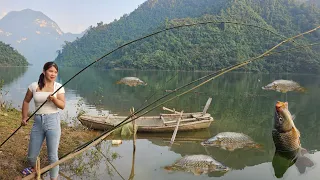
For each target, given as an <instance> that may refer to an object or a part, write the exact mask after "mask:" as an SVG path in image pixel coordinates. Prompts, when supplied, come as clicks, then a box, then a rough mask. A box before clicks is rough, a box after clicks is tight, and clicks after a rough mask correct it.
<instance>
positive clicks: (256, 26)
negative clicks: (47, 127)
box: [0, 21, 285, 148]
mask: <svg viewBox="0 0 320 180" xmlns="http://www.w3.org/2000/svg"><path fill="white" fill-rule="evenodd" d="M221 23H226V24H236V25H243V26H250V27H254V28H259V29H262V30H265V31H268V32H271V33H272V34H275V35H277V36H281V37H285V36H283V35H281V34H278V33H276V32H273V31H272V30H270V29H267V28H264V27H261V26H258V25H254V24H246V23H242V22H233V21H206V22H198V23H190V24H183V25H178V26H173V27H169V28H165V29H162V30H159V31H157V32H154V33H151V34H148V35H146V36H143V37H141V38H138V39H135V40H132V41H130V42H127V43H125V44H123V45H121V46H119V47H117V48H115V49H113V50H112V51H110V52H108V53H107V54H105V55H103V56H102V57H100V58H98V59H97V60H95V61H93V62H92V63H90V64H89V65H87V66H86V67H84V68H83V69H82V70H80V71H79V72H78V73H76V74H75V75H74V76H72V77H71V78H70V79H69V80H67V81H66V82H65V83H63V84H62V85H61V87H59V88H58V89H57V90H56V91H55V92H53V94H52V95H54V94H55V93H56V92H58V91H59V90H60V89H61V88H62V87H64V86H65V85H66V84H68V83H69V82H70V81H71V80H72V79H73V78H75V77H76V76H77V75H79V74H80V73H81V72H83V71H84V70H86V69H87V68H89V67H90V66H92V65H93V64H95V63H97V62H99V61H100V60H102V59H103V58H105V57H106V56H108V55H110V54H111V53H113V52H115V51H117V50H119V49H121V48H123V47H125V46H127V45H129V44H132V43H134V42H137V41H140V40H143V39H146V38H148V37H151V36H154V35H156V34H159V33H162V32H165V31H168V30H172V29H178V28H182V27H189V26H196V25H206V24H221ZM172 93H174V92H171V93H169V94H168V95H170V94H172ZM46 102H47V100H45V101H44V102H43V103H42V104H41V105H40V106H39V108H37V109H36V110H35V111H34V112H33V113H32V114H31V115H30V116H29V118H28V119H27V120H26V122H28V121H29V120H30V118H31V117H33V116H34V115H35V113H36V112H38V110H39V109H40V108H41V107H42V106H43V105H44V104H45V103H46ZM147 107H148V106H147ZM147 107H145V108H147ZM145 108H142V109H141V110H138V111H137V113H139V112H141V111H142V110H144V109H145ZM134 115H135V114H134ZM130 117H131V115H130V116H128V118H127V119H129V118H130ZM127 119H126V120H127ZM21 127H22V124H21V125H20V126H19V127H18V128H17V129H16V130H15V131H14V132H13V133H12V134H11V135H10V136H9V137H8V138H7V139H6V140H5V141H3V142H2V143H1V145H0V148H1V147H2V146H3V145H4V144H5V143H6V142H7V141H8V140H9V139H10V138H11V137H12V136H13V135H14V134H15V133H16V132H17V131H18V130H19V129H20V128H21Z"/></svg>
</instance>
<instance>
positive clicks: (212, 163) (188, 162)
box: [164, 154, 230, 175]
mask: <svg viewBox="0 0 320 180" xmlns="http://www.w3.org/2000/svg"><path fill="white" fill-rule="evenodd" d="M164 169H166V170H168V171H185V172H192V173H193V174H194V175H200V174H207V173H209V172H227V171H229V170H230V168H228V167H227V166H225V165H223V164H221V163H220V162H218V161H216V160H215V159H213V158H212V157H211V156H207V155H202V154H198V155H188V156H185V157H182V158H180V159H179V160H177V161H176V162H175V163H174V164H173V165H170V166H166V167H164Z"/></svg>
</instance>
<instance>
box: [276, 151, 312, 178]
mask: <svg viewBox="0 0 320 180" xmlns="http://www.w3.org/2000/svg"><path fill="white" fill-rule="evenodd" d="M307 153H308V152H307V150H306V149H303V148H299V149H297V150H295V151H288V152H281V151H275V153H274V156H273V160H272V166H273V169H274V174H275V176H276V177H277V178H282V177H283V175H284V174H285V173H286V171H287V170H288V169H289V168H290V167H291V166H292V165H293V164H295V166H296V167H297V170H298V171H299V172H300V174H303V173H305V172H306V169H307V168H308V167H313V166H314V163H313V161H312V160H311V159H309V158H308V157H306V154H307Z"/></svg>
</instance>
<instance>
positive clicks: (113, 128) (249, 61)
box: [30, 26, 320, 176]
mask: <svg viewBox="0 0 320 180" xmlns="http://www.w3.org/2000/svg"><path fill="white" fill-rule="evenodd" d="M319 28H320V26H317V27H316V28H314V29H311V30H309V31H306V32H304V33H300V34H298V35H295V36H293V37H290V38H287V39H285V40H283V41H282V42H280V43H278V44H277V45H276V46H273V47H272V48H271V49H269V50H267V51H265V52H264V53H263V54H261V55H259V56H257V57H254V58H251V59H249V60H247V61H244V62H242V63H238V64H236V65H234V66H231V67H229V68H224V69H221V70H219V71H218V72H220V73H219V74H217V75H215V76H214V77H211V78H210V79H208V80H206V81H204V82H202V83H200V84H199V85H197V86H194V87H193V88H191V89H189V90H187V91H184V92H183V93H180V94H179V95H176V96H174V97H173V98H171V99H168V100H166V101H165V102H162V103H160V104H159V105H157V106H155V107H153V108H151V109H150V110H148V111H146V112H144V113H143V114H142V115H140V116H135V118H133V119H131V120H129V121H127V122H125V121H126V120H127V119H128V118H130V117H131V116H128V117H127V118H126V119H125V120H123V121H122V122H121V123H119V124H117V125H116V126H114V127H112V128H110V129H109V130H106V131H104V132H103V133H102V134H101V135H100V136H98V137H96V138H94V139H93V140H91V141H88V142H87V143H85V144H83V145H81V146H79V147H78V148H76V149H75V150H74V151H71V152H69V153H67V154H66V155H64V156H63V157H61V158H64V157H66V156H67V155H69V154H71V153H73V152H74V153H75V152H76V151H79V150H80V149H79V148H81V149H83V148H86V147H87V146H89V147H90V145H91V144H92V143H94V142H95V141H97V140H98V139H100V138H101V137H103V136H105V135H106V134H108V133H109V132H111V131H113V130H115V129H116V128H118V127H119V126H121V124H122V123H124V124H127V123H130V122H131V121H134V120H136V119H138V118H139V117H141V116H143V115H145V114H147V113H148V112H150V111H152V110H154V109H155V108H157V107H159V106H160V105H162V104H165V103H166V102H169V101H171V100H173V99H175V98H177V97H180V96H182V95H184V94H186V93H188V92H190V91H192V90H194V89H196V88H198V87H200V86H202V85H203V84H206V83H208V82H209V81H211V80H213V79H215V78H217V77H219V76H221V75H222V74H225V73H227V72H229V71H232V70H234V69H237V68H240V67H242V66H245V65H247V64H249V63H251V62H253V61H256V60H258V59H260V58H262V57H265V56H268V55H269V54H270V52H271V51H273V50H274V49H276V48H278V47H279V46H281V45H282V44H284V43H287V42H289V41H292V40H293V39H296V38H298V37H301V36H303V35H305V34H309V33H311V32H314V31H316V30H318V29H319ZM202 78H203V77H202ZM202 78H199V79H202ZM145 108H147V107H145ZM141 111H142V110H141ZM132 115H133V114H132ZM101 141H102V140H100V142H97V143H101ZM47 171H49V170H47ZM47 171H45V172H47ZM45 172H43V173H45ZM43 173H41V174H43ZM30 176H31V175H30Z"/></svg>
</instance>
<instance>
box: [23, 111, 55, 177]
mask: <svg viewBox="0 0 320 180" xmlns="http://www.w3.org/2000/svg"><path fill="white" fill-rule="evenodd" d="M60 136H61V126H60V115H59V113H53V114H36V115H35V116H34V123H33V127H32V130H31V134H30V143H29V149H28V161H29V163H30V164H31V166H32V167H35V166H36V160H37V156H38V155H39V153H40V149H41V146H42V143H43V140H44V138H46V144H47V150H48V159H49V163H50V164H52V163H54V162H56V161H58V147H59V142H60ZM58 174H59V166H56V167H54V168H52V169H50V177H51V178H56V177H57V176H58Z"/></svg>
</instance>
